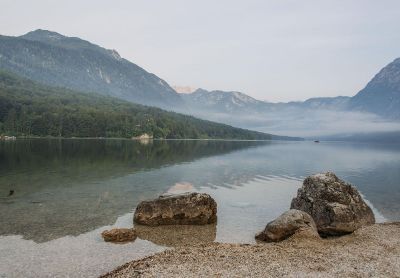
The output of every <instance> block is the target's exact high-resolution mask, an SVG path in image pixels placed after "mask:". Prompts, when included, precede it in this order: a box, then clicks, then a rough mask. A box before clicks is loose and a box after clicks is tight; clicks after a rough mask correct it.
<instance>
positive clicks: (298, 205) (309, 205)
mask: <svg viewBox="0 0 400 278" xmlns="http://www.w3.org/2000/svg"><path fill="white" fill-rule="evenodd" d="M290 208H292V209H298V210H302V211H305V212H307V213H308V214H310V215H311V216H312V218H313V219H314V221H315V223H316V225H317V229H318V232H319V233H320V234H321V235H323V236H330V235H343V234H347V233H351V232H353V231H355V230H356V229H358V228H360V227H361V226H364V225H369V224H373V223H375V217H374V213H373V212H372V210H371V208H370V207H369V206H368V205H367V204H366V203H365V202H364V200H363V198H362V197H361V195H360V193H359V192H358V191H357V189H356V188H355V187H353V186H352V185H351V184H349V183H346V182H344V181H342V180H341V179H339V178H338V177H337V176H336V175H335V174H334V173H331V172H327V173H322V174H316V175H312V176H309V177H307V178H306V179H305V180H304V182H303V186H302V187H301V188H300V189H299V190H298V192H297V197H295V198H294V199H293V200H292V203H291V206H290Z"/></svg>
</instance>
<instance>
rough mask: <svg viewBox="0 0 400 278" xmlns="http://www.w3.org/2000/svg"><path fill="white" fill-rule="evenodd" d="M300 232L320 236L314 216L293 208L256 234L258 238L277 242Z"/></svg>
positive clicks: (309, 235) (310, 235) (304, 234)
mask: <svg viewBox="0 0 400 278" xmlns="http://www.w3.org/2000/svg"><path fill="white" fill-rule="evenodd" d="M300 233H301V234H302V236H308V237H319V236H318V231H317V227H316V225H315V222H314V220H313V219H312V217H311V216H310V215H309V214H308V213H306V212H304V211H300V210H296V209H291V210H289V211H286V212H285V213H283V214H282V215H280V216H279V217H278V218H277V219H275V220H273V221H271V222H269V223H268V224H267V226H266V227H265V229H264V231H262V232H260V233H258V234H257V235H256V239H257V240H262V241H267V242H277V241H282V240H285V239H287V238H288V237H290V236H292V235H294V234H300Z"/></svg>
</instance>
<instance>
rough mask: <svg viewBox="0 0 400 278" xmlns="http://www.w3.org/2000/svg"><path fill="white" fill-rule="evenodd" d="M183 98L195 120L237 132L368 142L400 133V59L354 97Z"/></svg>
mask: <svg viewBox="0 0 400 278" xmlns="http://www.w3.org/2000/svg"><path fill="white" fill-rule="evenodd" d="M182 97H183V99H184V101H185V103H186V106H187V107H189V108H190V113H191V115H193V116H197V117H201V118H204V119H208V120H212V121H218V122H222V123H226V124H230V125H234V126H238V127H243V128H244V127H245V128H250V129H254V130H259V131H263V132H271V133H275V134H285V135H292V136H303V137H315V136H317V137H320V136H331V135H340V137H337V138H348V136H351V135H352V134H355V136H354V138H361V135H362V136H363V138H367V139H368V140H370V138H378V137H377V136H376V134H378V133H379V134H383V135H382V136H386V135H387V134H389V133H387V132H391V131H396V130H400V122H399V120H400V58H399V59H396V60H395V61H393V62H392V63H390V64H389V65H387V66H386V67H384V68H383V69H382V70H381V71H380V72H379V73H378V74H377V75H376V76H375V77H374V78H373V79H372V80H371V81H370V82H369V83H368V84H367V86H366V87H365V88H364V89H363V90H361V91H360V92H359V93H358V94H356V95H355V96H353V97H346V96H338V97H319V98H310V99H308V100H306V101H297V102H287V103H271V102H264V101H260V100H257V99H254V98H252V97H250V96H247V95H246V94H243V93H239V92H224V91H218V90H217V91H206V90H203V89H198V90H197V91H195V92H193V93H191V94H185V95H182ZM342 134H345V136H342ZM360 134H361V135H360ZM367 134H372V135H371V136H369V135H368V136H367ZM321 138H322V137H321ZM332 138H336V137H332ZM379 138H381V137H379Z"/></svg>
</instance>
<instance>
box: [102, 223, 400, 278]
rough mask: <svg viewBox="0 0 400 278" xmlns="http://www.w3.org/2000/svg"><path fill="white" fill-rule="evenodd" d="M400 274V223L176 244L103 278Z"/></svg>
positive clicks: (386, 275)
mask: <svg viewBox="0 0 400 278" xmlns="http://www.w3.org/2000/svg"><path fill="white" fill-rule="evenodd" d="M210 276H211V277H282V276H289V277H310V276H312V277H333V276H335V277H337V276H341V277H371V276H373V277H377V276H380V277H400V222H393V223H385V224H375V225H372V226H368V227H363V228H361V229H359V230H357V231H356V232H355V233H353V234H350V235H346V236H342V237H336V238H328V239H315V238H301V237H299V236H293V237H292V238H289V239H288V240H285V241H283V242H280V243H260V244H255V245H246V244H222V243H211V244H207V245H198V246H191V247H190V246H187V247H178V248H175V249H172V250H167V251H165V252H162V253H159V254H157V255H154V256H151V257H148V258H144V259H142V260H138V261H133V262H130V263H127V264H125V265H123V266H121V267H119V268H117V269H116V270H114V271H112V272H110V273H107V274H106V275H104V276H103V277H109V278H111V277H210Z"/></svg>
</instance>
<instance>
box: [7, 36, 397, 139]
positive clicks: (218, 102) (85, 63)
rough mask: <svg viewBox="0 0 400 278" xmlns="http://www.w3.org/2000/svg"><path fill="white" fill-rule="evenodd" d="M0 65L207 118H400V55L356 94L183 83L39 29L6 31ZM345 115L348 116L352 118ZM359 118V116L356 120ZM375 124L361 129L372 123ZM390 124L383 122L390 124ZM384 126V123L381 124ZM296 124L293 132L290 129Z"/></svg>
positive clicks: (276, 128) (309, 124)
mask: <svg viewBox="0 0 400 278" xmlns="http://www.w3.org/2000/svg"><path fill="white" fill-rule="evenodd" d="M0 69H4V70H7V71H10V72H13V73H16V74H18V75H20V76H22V77H25V78H28V79H31V80H34V81H37V82H40V83H43V84H47V85H50V86H57V87H65V88H68V89H72V90H77V91H81V92H94V93H98V94H102V95H106V96H111V97H116V98H119V99H123V100H127V101H130V102H133V103H138V104H144V105H148V106H155V107H159V108H163V109H167V110H171V111H175V112H180V113H183V114H190V115H193V116H195V117H200V118H203V119H207V120H211V121H218V122H221V123H225V124H229V125H233V126H238V127H242V128H251V129H255V130H259V131H263V132H268V133H277V134H284V135H293V136H299V135H300V136H305V135H304V134H301V133H297V132H318V133H324V132H326V131H325V130H324V128H329V127H331V126H335V128H336V129H337V130H338V131H340V132H347V131H344V130H340V129H341V127H339V126H338V123H342V127H344V128H346V129H348V130H350V129H351V127H350V126H351V125H354V126H355V127H359V123H363V124H366V123H367V122H384V121H394V122H399V120H400V58H399V59H396V60H394V61H393V62H392V63H390V64H388V65H387V66H386V67H384V68H383V69H382V70H381V71H380V72H379V73H378V74H377V75H376V76H375V77H374V78H373V79H372V80H371V81H370V82H369V83H368V84H367V86H366V87H365V88H364V89H363V90H361V91H360V92H359V93H357V94H356V95H355V96H353V97H343V96H338V97H319V98H318V97H317V98H311V99H308V100H306V101H302V102H301V101H299V102H287V103H271V102H265V101H261V100H257V99H255V98H252V97H250V96H248V95H246V94H244V93H241V92H236V91H230V92H229V91H221V90H214V91H207V90H204V89H197V90H195V91H194V92H191V90H192V89H191V88H189V87H187V88H186V87H185V88H181V87H176V90H179V91H181V90H182V91H184V92H185V94H179V93H177V91H176V90H175V89H174V88H172V87H171V86H170V85H169V84H168V83H167V82H166V81H164V80H163V79H161V78H159V77H157V76H156V75H154V74H151V73H149V72H147V71H145V70H144V69H142V68H141V67H139V66H138V65H136V64H134V63H132V62H130V61H128V60H126V59H123V58H121V56H120V55H119V54H118V52H117V51H116V50H109V49H105V48H103V47H100V46H98V45H95V44H93V43H91V42H88V41H85V40H82V39H80V38H76V37H67V36H64V35H61V34H59V33H56V32H51V31H46V30H40V29H39V30H36V31H32V32H29V33H27V34H25V35H23V36H20V37H10V36H0ZM345 116H346V118H345ZM355 122H357V123H355ZM368 128H369V127H368V124H366V125H365V127H363V128H362V130H360V131H362V132H364V131H366V130H368ZM388 128H389V127H382V131H386V130H387V129H388ZM379 131H381V128H380V129H379ZM286 132H291V133H286Z"/></svg>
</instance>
